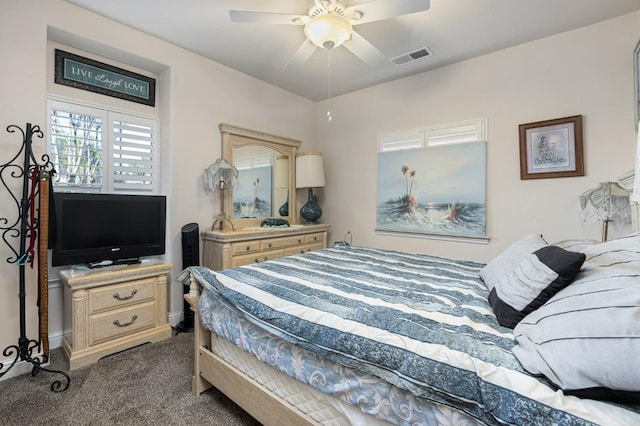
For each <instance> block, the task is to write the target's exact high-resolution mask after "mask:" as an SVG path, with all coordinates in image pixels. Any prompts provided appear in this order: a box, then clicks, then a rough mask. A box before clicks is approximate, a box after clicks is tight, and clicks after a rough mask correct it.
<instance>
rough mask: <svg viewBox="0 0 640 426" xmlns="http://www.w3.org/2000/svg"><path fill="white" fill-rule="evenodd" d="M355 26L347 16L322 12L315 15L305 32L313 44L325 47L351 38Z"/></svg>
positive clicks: (331, 46) (332, 46)
mask: <svg viewBox="0 0 640 426" xmlns="http://www.w3.org/2000/svg"><path fill="white" fill-rule="evenodd" d="M352 30H353V28H352V26H351V22H349V20H348V19H347V18H345V17H342V16H339V15H333V14H322V15H318V16H316V17H314V18H313V19H311V21H309V22H308V23H307V25H305V27H304V34H305V35H306V36H307V38H308V39H309V40H311V42H312V43H313V44H315V45H316V46H318V47H321V48H323V49H332V48H334V47H338V46H340V45H341V44H342V43H344V42H345V41H347V40H349V39H350V38H351V32H352Z"/></svg>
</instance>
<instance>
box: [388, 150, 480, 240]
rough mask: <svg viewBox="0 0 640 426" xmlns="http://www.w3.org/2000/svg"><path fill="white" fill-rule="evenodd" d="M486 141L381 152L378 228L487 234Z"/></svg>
mask: <svg viewBox="0 0 640 426" xmlns="http://www.w3.org/2000/svg"><path fill="white" fill-rule="evenodd" d="M486 151H487V148H486V142H483V141H480V142H467V143H458V144H448V145H440V146H434V147H428V148H421V149H405V150H397V151H388V152H379V153H378V208H377V210H378V211H377V224H376V225H377V226H376V229H377V230H378V231H386V232H401V233H406V234H428V235H433V236H447V237H451V236H454V237H466V238H484V237H486V174H487V172H486V168H487V153H486Z"/></svg>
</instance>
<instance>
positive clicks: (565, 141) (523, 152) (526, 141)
mask: <svg viewBox="0 0 640 426" xmlns="http://www.w3.org/2000/svg"><path fill="white" fill-rule="evenodd" d="M519 128H520V179H523V180H524V179H541V178H555V177H568V176H584V164H583V156H582V116H581V115H575V116H573V117H564V118H556V119H555V120H546V121H538V122H535V123H527V124H521V125H520V126H519Z"/></svg>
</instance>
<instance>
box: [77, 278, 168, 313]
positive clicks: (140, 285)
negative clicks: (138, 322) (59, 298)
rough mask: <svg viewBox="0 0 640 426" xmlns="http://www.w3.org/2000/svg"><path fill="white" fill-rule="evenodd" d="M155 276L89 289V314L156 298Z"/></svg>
mask: <svg viewBox="0 0 640 426" xmlns="http://www.w3.org/2000/svg"><path fill="white" fill-rule="evenodd" d="M155 282H156V281H155V278H147V279H143V280H136V281H130V282H127V283H125V284H121V285H110V286H105V287H98V288H93V289H91V290H89V315H91V314H95V313H98V312H102V311H106V310H108V309H115V308H120V307H124V306H128V305H132V304H136V303H140V302H144V301H147V300H154V299H155V293H154V288H155Z"/></svg>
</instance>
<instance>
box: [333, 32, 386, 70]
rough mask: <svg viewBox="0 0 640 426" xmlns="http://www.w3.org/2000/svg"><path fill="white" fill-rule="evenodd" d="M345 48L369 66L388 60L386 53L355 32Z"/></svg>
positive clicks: (345, 44)
mask: <svg viewBox="0 0 640 426" xmlns="http://www.w3.org/2000/svg"><path fill="white" fill-rule="evenodd" d="M343 46H344V47H346V48H347V49H349V50H350V51H351V53H353V54H354V55H356V56H357V57H358V58H360V59H362V61H363V62H365V63H367V64H369V65H377V64H379V63H381V62H384V61H386V60H387V57H386V56H384V53H382V52H381V51H379V50H378V48H376V47H375V46H374V45H373V44H371V43H369V42H368V41H367V40H365V38H364V37H362V36H361V35H360V34H358V33H357V32H355V31H354V32H353V33H352V34H351V40H349V41H346V42H345V43H344V44H343Z"/></svg>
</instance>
